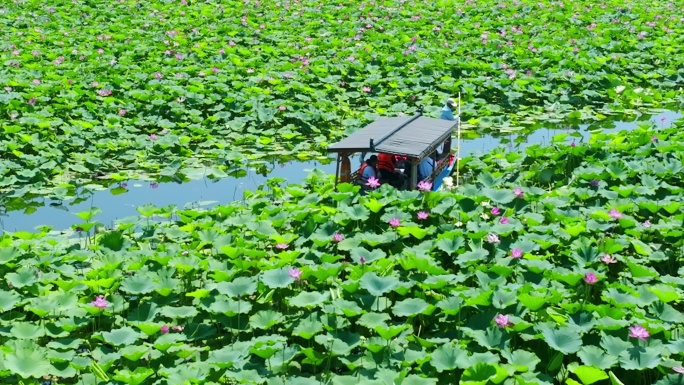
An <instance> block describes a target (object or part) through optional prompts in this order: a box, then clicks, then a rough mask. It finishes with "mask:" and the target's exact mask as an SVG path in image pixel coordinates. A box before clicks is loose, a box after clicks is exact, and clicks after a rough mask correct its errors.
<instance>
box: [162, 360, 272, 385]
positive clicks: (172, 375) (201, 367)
mask: <svg viewBox="0 0 684 385" xmlns="http://www.w3.org/2000/svg"><path fill="white" fill-rule="evenodd" d="M211 369H212V365H211V364H209V363H205V362H192V363H188V364H186V365H183V366H177V367H170V368H164V369H163V370H160V374H161V375H163V376H164V377H166V378H168V382H169V383H173V384H187V383H194V382H198V381H202V380H204V379H206V378H207V376H208V375H209V373H211ZM242 372H245V371H242ZM251 372H252V371H249V373H241V374H242V375H243V376H244V377H239V378H240V379H254V378H256V379H257V380H260V378H259V377H258V376H254V375H251ZM253 372H254V373H255V374H256V371H253ZM229 373H230V372H226V373H225V375H226V376H227V377H228V376H229ZM230 378H234V379H236V378H238V377H230ZM262 382H263V381H260V382H256V381H255V383H262Z"/></svg>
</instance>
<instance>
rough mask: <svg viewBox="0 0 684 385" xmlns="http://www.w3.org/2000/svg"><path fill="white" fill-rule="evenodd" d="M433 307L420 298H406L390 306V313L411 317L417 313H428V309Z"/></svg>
mask: <svg viewBox="0 0 684 385" xmlns="http://www.w3.org/2000/svg"><path fill="white" fill-rule="evenodd" d="M430 308H432V309H434V307H433V306H431V305H430V304H428V303H427V302H425V300H422V299H420V298H407V299H405V300H403V301H400V302H397V303H396V304H395V305H394V307H392V313H394V315H396V316H397V317H413V316H416V315H418V314H424V313H426V312H427V313H429V312H430V311H428V309H430Z"/></svg>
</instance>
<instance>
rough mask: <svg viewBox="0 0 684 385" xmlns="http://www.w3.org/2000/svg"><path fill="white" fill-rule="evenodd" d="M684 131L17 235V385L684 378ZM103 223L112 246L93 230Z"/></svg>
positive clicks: (3, 288)
mask: <svg viewBox="0 0 684 385" xmlns="http://www.w3.org/2000/svg"><path fill="white" fill-rule="evenodd" d="M683 126H684V121H682V120H679V121H677V122H674V125H673V126H672V127H670V128H666V129H656V128H655V127H654V125H653V124H651V125H648V124H645V125H643V126H642V127H640V128H638V129H636V130H634V131H632V132H620V133H615V134H602V133H597V134H595V135H594V136H592V138H591V139H590V140H589V141H588V142H586V143H584V142H575V141H571V140H570V139H569V138H568V137H567V136H566V135H565V134H563V135H558V136H557V137H555V138H554V142H553V143H552V145H551V147H546V148H545V147H541V146H538V145H535V146H531V147H529V148H527V149H526V150H525V151H524V152H506V151H504V150H498V151H495V152H494V153H492V154H488V155H486V156H482V157H471V158H467V159H465V160H464V162H463V165H464V166H463V169H462V170H461V171H462V172H463V174H464V176H465V177H466V178H465V180H466V181H467V183H465V184H464V185H461V186H459V187H456V186H454V185H453V183H448V182H449V181H447V185H450V186H451V189H450V190H448V191H444V192H421V191H413V192H398V191H395V190H393V189H391V188H390V187H387V186H382V187H380V188H379V189H377V190H374V191H371V192H370V193H369V194H368V195H366V196H360V195H359V194H358V189H359V187H358V186H352V185H349V184H342V185H339V186H338V189H337V190H335V189H334V185H333V183H332V181H331V179H330V177H329V176H325V175H320V174H316V173H314V174H312V175H311V176H310V177H309V179H308V180H307V183H306V184H304V185H289V186H283V185H280V183H281V182H282V181H281V180H277V179H273V180H271V181H270V182H269V183H268V185H265V186H263V188H262V189H259V190H258V191H255V192H252V193H249V194H248V195H247V196H246V197H245V201H244V202H237V203H234V204H229V205H223V206H218V207H215V208H212V209H208V210H174V209H172V208H157V207H154V206H143V207H139V208H138V211H139V212H140V214H141V215H140V217H136V218H129V219H126V220H123V221H122V222H120V223H119V224H118V225H117V227H116V228H115V229H104V228H103V227H102V226H101V225H99V224H98V223H97V214H98V210H96V209H93V210H90V211H87V212H83V213H80V216H81V218H83V220H84V222H83V224H82V226H81V227H80V228H79V229H78V231H79V232H80V233H79V234H74V237H71V238H68V237H65V236H56V235H54V234H52V233H46V232H42V233H28V232H16V233H8V234H5V235H4V236H3V237H2V238H1V239H0V273H1V274H0V275H1V276H2V277H3V279H2V280H0V311H1V312H2V313H1V317H0V341H1V342H2V345H1V346H0V380H2V382H3V383H17V382H18V381H23V383H25V384H28V383H32V382H33V381H38V380H40V381H42V382H50V381H52V383H74V384H75V383H79V384H96V383H108V384H136V385H137V384H191V383H198V384H238V383H240V384H269V385H271V384H278V385H281V384H335V385H338V384H339V385H342V384H374V385H394V384H404V385H422V384H456V383H460V384H483V385H484V384H507V385H508V384H510V385H513V384H541V385H546V384H561V383H562V384H573V385H576V384H583V385H590V384H613V385H616V384H625V385H636V384H654V383H655V384H657V385H672V384H682V383H683V378H684V375H683V374H682V372H683V371H684V368H683V366H684V364H683V361H684V336H682V331H683V328H684V306H683V302H682V296H683V295H684V291H683V289H682V287H684V286H683V285H684V278H682V273H684V254H683V249H684V242H683V241H682V222H683V221H684V213H683V212H682V206H684V202H683V201H682V200H681V193H682V189H683V188H684V182H683V181H682V177H681V175H682V169H683V168H684V165H683V162H684V159H682V154H684V130H682V128H684V127H683ZM94 228H99V231H98V232H93V231H92V230H94Z"/></svg>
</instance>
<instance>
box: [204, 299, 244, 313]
mask: <svg viewBox="0 0 684 385" xmlns="http://www.w3.org/2000/svg"><path fill="white" fill-rule="evenodd" d="M202 301H203V304H205V305H207V304H208V310H209V311H210V312H212V313H214V314H224V315H227V316H228V317H233V316H235V315H238V314H248V313H249V312H250V311H251V310H252V306H253V305H252V303H251V302H248V301H243V300H237V301H236V300H234V299H230V298H228V297H220V298H219V297H217V298H212V299H209V298H205V299H203V300H202Z"/></svg>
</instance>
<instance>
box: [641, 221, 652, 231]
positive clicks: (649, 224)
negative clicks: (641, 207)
mask: <svg viewBox="0 0 684 385" xmlns="http://www.w3.org/2000/svg"><path fill="white" fill-rule="evenodd" d="M642 226H644V228H645V229H650V228H651V221H649V220H648V219H647V220H645V221H644V223H643V224H642Z"/></svg>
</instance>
